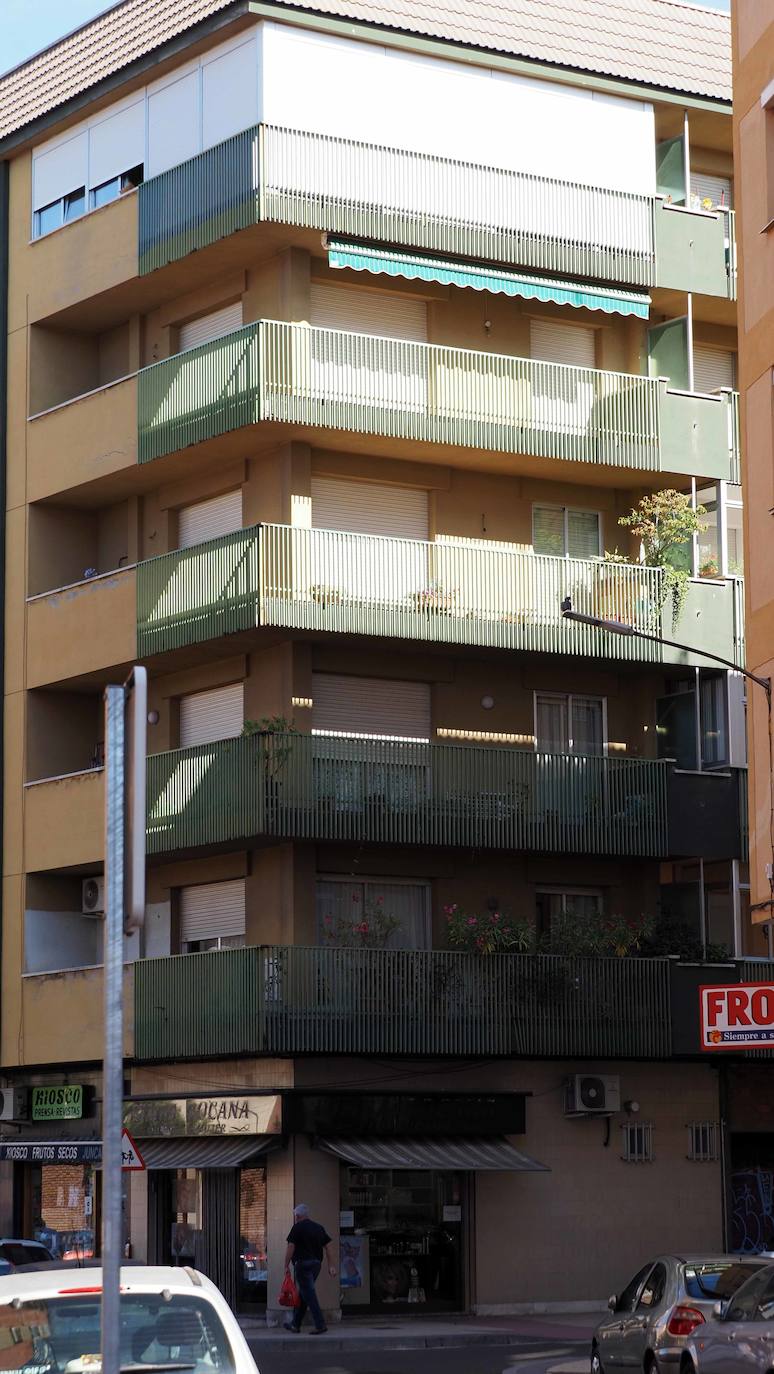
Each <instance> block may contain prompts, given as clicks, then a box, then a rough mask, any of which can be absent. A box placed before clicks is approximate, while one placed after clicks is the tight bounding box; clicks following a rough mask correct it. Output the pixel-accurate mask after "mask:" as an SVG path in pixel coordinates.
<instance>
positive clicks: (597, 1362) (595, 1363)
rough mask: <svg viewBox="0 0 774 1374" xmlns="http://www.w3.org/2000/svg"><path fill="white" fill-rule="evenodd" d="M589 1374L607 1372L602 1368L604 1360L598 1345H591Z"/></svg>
mask: <svg viewBox="0 0 774 1374" xmlns="http://www.w3.org/2000/svg"><path fill="white" fill-rule="evenodd" d="M589 1374H605V1371H604V1369H603V1368H602V1361H601V1359H600V1357H599V1348H598V1346H596V1345H593V1346H592V1347H591V1365H590V1367H589Z"/></svg>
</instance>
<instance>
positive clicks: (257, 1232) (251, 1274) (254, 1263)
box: [239, 1167, 269, 1304]
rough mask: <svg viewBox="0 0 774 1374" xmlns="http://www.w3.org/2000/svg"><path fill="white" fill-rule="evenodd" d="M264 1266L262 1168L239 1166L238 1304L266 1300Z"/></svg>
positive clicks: (267, 1261) (264, 1189) (264, 1185)
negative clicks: (239, 1300) (239, 1301)
mask: <svg viewBox="0 0 774 1374" xmlns="http://www.w3.org/2000/svg"><path fill="white" fill-rule="evenodd" d="M268 1266H269V1259H268V1254H267V1242H266V1169H265V1167H260V1168H249V1169H243V1170H242V1172H241V1174H240V1180H239V1270H240V1272H239V1279H240V1299H241V1302H242V1304H245V1303H251V1304H252V1303H265V1302H266V1282H267V1279H268Z"/></svg>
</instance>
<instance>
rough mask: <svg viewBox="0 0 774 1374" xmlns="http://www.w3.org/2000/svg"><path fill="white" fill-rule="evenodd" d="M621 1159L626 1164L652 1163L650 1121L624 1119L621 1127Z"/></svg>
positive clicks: (651, 1129)
mask: <svg viewBox="0 0 774 1374" xmlns="http://www.w3.org/2000/svg"><path fill="white" fill-rule="evenodd" d="M621 1144H622V1153H621V1159H623V1160H624V1161H625V1162H626V1163H627V1164H652V1163H653V1158H654V1156H653V1125H652V1123H651V1122H650V1121H625V1122H624V1123H623V1125H622V1127H621Z"/></svg>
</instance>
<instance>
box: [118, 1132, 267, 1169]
mask: <svg viewBox="0 0 774 1374" xmlns="http://www.w3.org/2000/svg"><path fill="white" fill-rule="evenodd" d="M280 1143H281V1141H280V1137H279V1136H276V1135H248V1136H244V1135H240V1136H233V1135H219V1136H195V1135H193V1136H170V1137H168V1138H166V1139H164V1140H151V1139H147V1138H146V1139H145V1140H138V1141H137V1148H138V1150H139V1151H140V1154H141V1155H142V1158H143V1159H144V1161H145V1167H146V1168H147V1169H235V1168H236V1166H237V1165H238V1164H246V1163H247V1161H248V1160H249V1159H253V1158H256V1157H258V1156H260V1155H265V1154H266V1152H267V1151H268V1150H273V1149H275V1148H276V1147H277V1146H278V1145H279V1144H280Z"/></svg>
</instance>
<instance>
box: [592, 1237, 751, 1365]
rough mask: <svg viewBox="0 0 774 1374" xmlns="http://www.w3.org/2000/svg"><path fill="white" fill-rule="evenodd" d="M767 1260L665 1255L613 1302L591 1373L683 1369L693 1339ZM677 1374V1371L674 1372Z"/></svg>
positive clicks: (596, 1341)
mask: <svg viewBox="0 0 774 1374" xmlns="http://www.w3.org/2000/svg"><path fill="white" fill-rule="evenodd" d="M765 1264H766V1261H765V1260H763V1259H761V1258H760V1257H758V1256H754V1255H751V1256H749V1257H746V1256H739V1255H659V1256H658V1258H657V1259H654V1260H650V1261H649V1262H648V1264H645V1265H643V1267H642V1269H640V1270H639V1272H638V1273H636V1274H635V1275H634V1278H633V1279H632V1280H631V1282H630V1283H627V1285H626V1287H625V1288H624V1289H623V1292H621V1293H620V1294H617V1295H614V1296H613V1297H611V1298H610V1299H609V1302H608V1307H609V1308H610V1313H611V1315H610V1316H609V1317H604V1318H603V1320H602V1321H601V1322H600V1323H599V1326H598V1327H597V1329H596V1331H595V1332H594V1336H593V1339H592V1344H591V1374H610V1372H611V1371H613V1370H616V1369H620V1368H623V1367H626V1366H628V1367H629V1368H630V1369H640V1370H644V1371H646V1374H665V1371H666V1370H668V1369H669V1368H670V1367H671V1366H679V1362H680V1359H681V1356H682V1354H683V1351H684V1349H685V1345H686V1340H687V1338H688V1337H689V1336H690V1335H691V1334H692V1332H694V1331H695V1330H696V1329H697V1328H698V1327H703V1326H705V1325H707V1324H708V1323H710V1324H711V1323H713V1322H714V1320H715V1318H714V1315H713V1309H714V1307H715V1304H716V1303H717V1302H718V1300H719V1299H727V1298H730V1297H731V1296H732V1294H735V1293H736V1290H737V1288H739V1286H740V1285H741V1284H743V1283H744V1281H745V1280H746V1279H748V1278H749V1277H750V1275H752V1274H754V1273H756V1271H757V1270H759V1269H760V1268H761V1267H762V1266H764V1265H765ZM674 1374H677V1370H675V1371H674Z"/></svg>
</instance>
